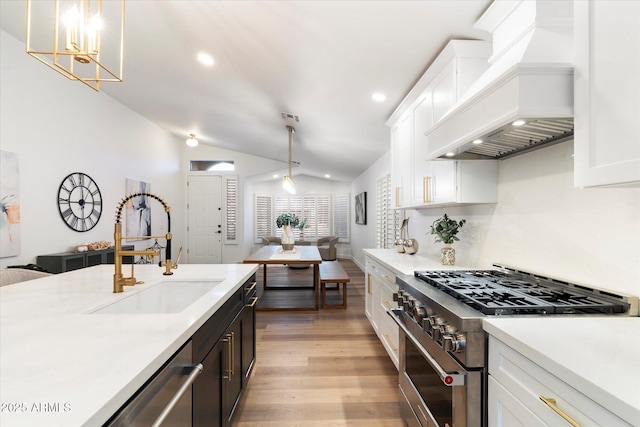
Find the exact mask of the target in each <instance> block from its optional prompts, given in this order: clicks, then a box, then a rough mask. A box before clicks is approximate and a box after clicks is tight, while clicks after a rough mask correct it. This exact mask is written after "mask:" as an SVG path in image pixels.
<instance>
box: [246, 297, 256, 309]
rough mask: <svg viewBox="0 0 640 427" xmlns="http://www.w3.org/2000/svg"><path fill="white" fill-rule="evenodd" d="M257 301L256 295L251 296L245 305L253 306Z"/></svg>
mask: <svg viewBox="0 0 640 427" xmlns="http://www.w3.org/2000/svg"><path fill="white" fill-rule="evenodd" d="M257 302H258V297H251V302H250V303H249V304H247V307H253V306H254V305H256V303H257Z"/></svg>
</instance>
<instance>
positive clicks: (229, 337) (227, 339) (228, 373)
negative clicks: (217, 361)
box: [222, 332, 233, 381]
mask: <svg viewBox="0 0 640 427" xmlns="http://www.w3.org/2000/svg"><path fill="white" fill-rule="evenodd" d="M222 342H224V343H225V345H226V346H227V349H226V350H227V354H226V356H227V357H226V359H227V360H226V362H227V363H226V369H225V373H224V374H223V375H222V378H224V379H225V380H228V381H231V377H232V376H233V332H230V333H228V334H226V335H225V336H224V338H223V339H222Z"/></svg>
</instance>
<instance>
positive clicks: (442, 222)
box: [431, 214, 467, 265]
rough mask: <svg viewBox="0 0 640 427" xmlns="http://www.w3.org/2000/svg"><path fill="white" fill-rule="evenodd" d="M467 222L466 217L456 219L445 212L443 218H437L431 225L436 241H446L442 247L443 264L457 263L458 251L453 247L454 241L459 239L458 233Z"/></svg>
mask: <svg viewBox="0 0 640 427" xmlns="http://www.w3.org/2000/svg"><path fill="white" fill-rule="evenodd" d="M466 222H467V220H465V219H461V220H460V221H456V220H454V219H451V218H449V217H448V216H447V214H444V215H443V216H442V217H441V218H438V219H436V220H435V221H434V222H433V224H432V225H431V234H435V236H436V240H435V241H436V242H442V243H444V247H443V248H442V249H440V260H441V262H442V265H454V264H455V263H456V251H455V249H453V248H452V247H451V245H452V244H453V242H455V241H459V240H460V239H458V237H457V236H456V234H458V232H459V231H460V229H461V228H462V226H463V225H464V224H465V223H466Z"/></svg>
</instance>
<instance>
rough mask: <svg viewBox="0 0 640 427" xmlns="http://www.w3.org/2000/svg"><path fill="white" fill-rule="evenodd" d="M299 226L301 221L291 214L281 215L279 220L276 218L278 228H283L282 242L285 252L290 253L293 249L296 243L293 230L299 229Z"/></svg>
mask: <svg viewBox="0 0 640 427" xmlns="http://www.w3.org/2000/svg"><path fill="white" fill-rule="evenodd" d="M298 225H300V219H299V218H298V216H297V215H296V214H292V213H291V212H287V213H283V214H280V215H278V218H276V226H278V228H282V240H281V241H282V249H283V250H285V251H290V250H292V249H293V244H294V243H295V241H296V238H295V237H294V235H293V228H294V227H298Z"/></svg>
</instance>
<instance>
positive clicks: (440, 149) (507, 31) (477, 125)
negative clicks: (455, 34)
mask: <svg viewBox="0 0 640 427" xmlns="http://www.w3.org/2000/svg"><path fill="white" fill-rule="evenodd" d="M474 28H476V29H481V30H485V31H488V32H491V33H492V35H493V53H492V56H491V58H489V62H490V66H489V68H488V69H487V71H486V72H485V73H484V74H483V75H482V76H480V78H479V79H478V80H477V81H476V82H475V83H474V84H473V85H472V86H471V87H470V88H469V90H468V91H467V92H466V93H465V94H463V95H462V97H461V98H460V99H459V100H458V101H457V102H456V104H454V105H453V107H451V109H450V110H449V111H448V112H447V113H446V114H445V115H444V117H443V118H442V119H440V121H438V122H437V123H436V124H435V125H434V126H433V127H432V128H431V129H429V130H428V131H427V132H426V133H425V135H426V137H427V143H428V146H429V152H430V153H432V155H433V156H434V157H443V158H449V159H504V158H508V157H511V156H514V155H517V154H521V153H523V152H525V151H529V150H532V149H536V148H541V147H543V146H548V145H550V144H553V143H558V142H561V141H565V140H567V139H570V138H572V137H573V55H574V53H573V3H572V1H571V0H569V1H552V2H551V1H543V0H542V1H534V0H520V1H512V0H496V1H494V3H492V4H491V6H490V7H489V8H488V9H487V11H486V12H485V13H484V14H483V15H482V17H481V18H480V19H479V20H478V22H477V23H476V25H475V27H474Z"/></svg>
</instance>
